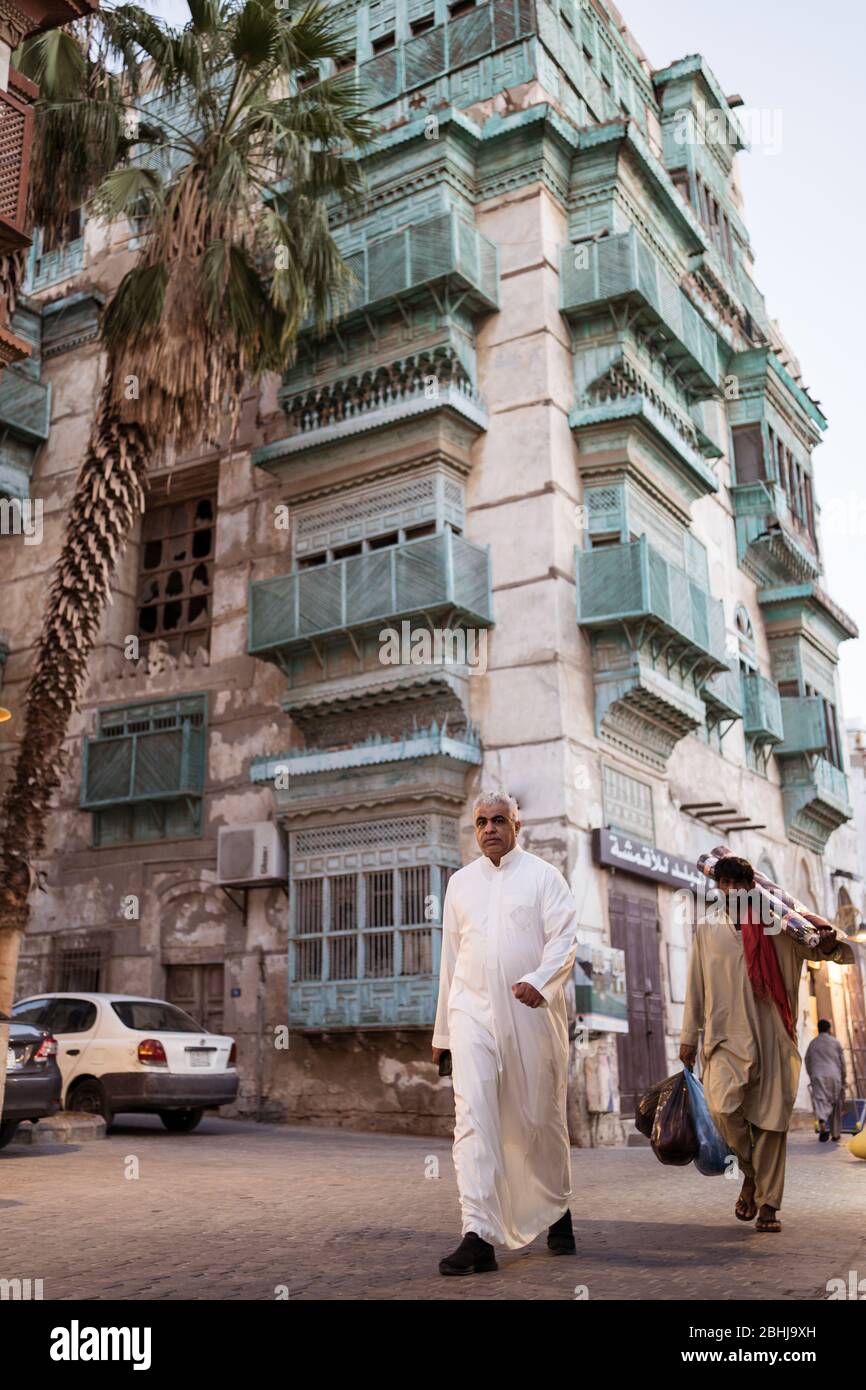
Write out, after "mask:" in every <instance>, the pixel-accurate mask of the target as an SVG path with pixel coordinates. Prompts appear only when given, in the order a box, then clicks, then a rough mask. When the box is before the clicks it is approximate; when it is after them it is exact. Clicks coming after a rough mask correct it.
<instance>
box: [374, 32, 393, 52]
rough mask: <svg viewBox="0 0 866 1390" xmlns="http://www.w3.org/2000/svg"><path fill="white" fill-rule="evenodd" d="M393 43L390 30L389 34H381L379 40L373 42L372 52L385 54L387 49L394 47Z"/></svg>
mask: <svg viewBox="0 0 866 1390" xmlns="http://www.w3.org/2000/svg"><path fill="white" fill-rule="evenodd" d="M394 42H395V39H394V31H393V30H392V31H391V33H390V34H383V35H382V37H381V38H380V39H374V40H373V52H374V53H387V52H388V49H389V48H393V47H394Z"/></svg>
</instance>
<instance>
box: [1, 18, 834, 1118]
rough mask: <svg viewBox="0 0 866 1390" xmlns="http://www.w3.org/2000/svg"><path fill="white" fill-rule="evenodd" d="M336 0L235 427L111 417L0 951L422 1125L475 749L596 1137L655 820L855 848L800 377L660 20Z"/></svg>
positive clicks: (72, 379)
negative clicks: (334, 271)
mask: <svg viewBox="0 0 866 1390" xmlns="http://www.w3.org/2000/svg"><path fill="white" fill-rule="evenodd" d="M340 9H341V11H342V12H343V13H344V14H345V18H346V24H347V31H348V33H349V34H350V35H351V36H352V39H353V41H354V44H355V60H356V62H357V64H358V69H359V73H360V75H361V76H362V77H363V78H364V79H365V81H366V82H367V84H368V88H369V91H370V99H371V106H372V107H373V108H374V109H375V112H376V116H377V118H378V120H379V122H380V124H381V130H382V133H381V135H380V137H379V139H378V141H377V143H376V146H375V150H374V151H373V153H372V154H371V155H370V157H369V158H368V159H367V161H366V166H367V175H368V197H367V201H366V203H365V205H364V207H363V209H362V210H360V211H359V210H357V209H356V210H354V211H353V212H352V213H351V214H349V213H347V212H345V211H344V210H342V209H340V208H336V209H335V210H334V222H335V225H336V228H337V234H338V237H339V239H340V244H341V247H342V249H343V251H344V254H345V255H346V257H347V259H348V260H349V261H350V263H351V264H352V266H353V267H354V269H355V272H356V274H357V278H358V287H357V291H356V293H355V295H354V299H353V302H352V304H351V305H350V306H349V308H348V309H347V311H346V313H345V314H344V316H343V317H342V319H341V320H340V321H339V323H338V324H337V325H336V326H335V327H334V330H333V332H332V333H331V334H330V335H329V336H328V337H327V338H326V339H325V340H317V339H316V338H315V336H314V335H313V334H312V332H305V333H304V335H303V341H302V344H301V351H300V354H299V357H298V362H297V365H296V366H295V367H294V368H293V369H292V370H291V371H290V372H288V373H287V374H286V376H285V378H284V379H283V380H282V381H276V380H274V381H271V382H268V383H266V385H265V387H264V388H263V389H262V390H261V392H258V393H251V394H250V395H249V398H248V399H247V400H246V401H245V403H244V411H243V417H242V427H241V432H240V435H239V437H238V438H237V440H236V441H235V443H234V445H233V447H231V448H228V447H226V448H225V449H222V450H210V449H205V448H203V449H202V450H201V452H200V454H198V455H197V456H195V457H188V458H182V459H176V460H173V461H172V463H171V466H166V465H165V464H163V463H161V462H160V461H158V460H155V461H154V471H153V485H152V489H151V493H150V497H149V501H148V508H147V512H146V515H145V516H144V518H143V521H142V525H141V528H140V533H139V534H138V535H137V536H136V538H135V542H134V544H132V545H131V546H130V547H129V550H128V552H127V554H126V556H125V558H124V560H123V563H122V565H121V566H120V569H119V572H118V575H117V580H116V585H115V593H114V601H113V604H112V606H111V609H110V611H109V612H108V614H107V617H106V620H105V624H104V632H103V637H102V641H101V644H100V646H99V649H98V651H97V652H96V653H95V654H94V659H93V667H92V676H91V679H90V682H89V684H88V687H87V690H86V692H85V696H84V701H83V704H82V709H81V713H80V716H79V717H78V718H77V720H76V722H75V726H74V727H73V729H72V730H71V733H70V740H69V752H70V756H69V763H68V769H67V772H66V776H65V779H64V784H63V791H62V796H61V797H60V803H59V805H58V808H57V812H56V816H55V820H54V827H53V838H52V844H51V847H50V850H49V852H48V853H47V855H46V857H45V860H44V864H43V865H42V869H43V874H42V879H43V882H42V888H43V891H42V892H39V893H37V894H36V898H35V904H36V910H35V919H34V923H33V930H32V933H31V935H30V937H29V940H28V941H27V942H26V944H25V948H24V953H23V958H22V963H21V974H20V992H21V993H24V992H25V991H27V992H33V991H36V990H39V989H46V988H50V987H54V988H72V989H74V988H79V989H81V988H85V987H91V988H92V987H95V986H97V985H99V986H101V987H103V988H111V989H116V990H125V991H129V990H133V991H144V992H151V993H154V994H159V995H168V996H169V997H171V998H172V999H175V1000H177V1001H178V1002H179V1003H181V1004H183V1005H185V1006H186V1007H187V1008H189V1009H190V1011H191V1012H193V1013H194V1014H197V1015H198V1016H199V1017H200V1018H201V1019H202V1020H203V1021H206V1022H208V1023H210V1024H212V1025H215V1026H219V1027H222V1028H224V1029H225V1030H226V1031H227V1032H229V1033H231V1034H233V1035H234V1036H236V1037H237V1039H238V1044H239V1054H240V1068H241V1073H242V1090H241V1098H240V1102H239V1109H240V1111H241V1112H242V1113H246V1114H256V1115H259V1116H267V1117H285V1118H287V1119H291V1120H308V1121H319V1122H324V1123H336V1124H346V1125H353V1126H357V1127H360V1128H371V1129H375V1128H380V1129H405V1130H415V1131H418V1132H437V1133H442V1134H444V1133H447V1132H448V1130H449V1125H450V1111H451V1105H450V1088H449V1086H448V1083H440V1082H439V1080H438V1077H437V1075H436V1069H435V1068H434V1067H433V1066H432V1065H431V1063H430V1050H429V1049H430V1036H431V1025H432V1020H433V1013H434V1006H435V997H436V976H437V969H438V953H439V939H438V938H439V929H438V925H437V924H438V920H439V910H440V907H441V898H442V894H443V892H444V888H445V884H446V882H447V878H448V875H449V873H450V872H451V871H453V869H454V868H456V867H457V866H459V865H460V864H461V863H463V862H466V860H467V859H468V858H470V857H471V856H472V855H473V853H475V845H474V839H473V836H472V830H471V799H472V797H473V795H474V793H475V791H476V790H477V788H478V787H479V786H480V785H489V784H491V783H493V784H500V783H501V784H503V785H506V786H507V787H509V788H510V789H511V791H512V792H513V793H514V794H515V795H516V796H517V797H518V799H519V801H520V804H521V807H522V810H523V820H524V834H523V843H524V845H525V846H526V847H527V848H530V849H532V850H533V851H535V852H537V853H539V854H541V855H543V856H545V857H547V858H549V859H550V860H552V861H553V862H555V863H556V864H557V865H558V866H559V867H560V868H561V869H562V870H563V872H564V873H565V874H566V875H567V877H568V878H569V880H570V882H571V884H572V886H573V890H574V894H575V898H576V901H577V905H578V913H579V919H580V924H581V935H582V941H583V943H584V951H583V954H584V955H585V957H586V959H587V962H588V965H587V971H588V969H589V964H590V963H591V964H594V967H595V970H594V976H593V987H592V989H590V986H589V982H588V978H587V972H586V971H584V969H582V968H581V969H579V970H578V971H577V972H576V983H579V984H580V989H579V990H578V994H577V996H576V1003H575V1007H576V1012H577V1022H578V1024H579V1027H578V1029H577V1032H576V1037H575V1043H574V1059H573V1085H572V1098H571V1113H572V1122H573V1137H574V1139H575V1141H576V1142H580V1143H615V1142H621V1141H622V1140H623V1138H624V1137H625V1134H626V1125H625V1123H624V1121H627V1120H628V1116H629V1112H630V1110H631V1109H632V1107H633V1104H634V1097H635V1095H636V1093H637V1092H638V1091H639V1090H640V1089H641V1088H642V1087H643V1086H644V1085H645V1084H647V1083H649V1082H650V1081H651V1080H653V1079H657V1078H658V1076H659V1075H663V1074H666V1069H668V1070H669V1069H670V1066H671V1062H672V1059H673V1058H674V1057H675V1055H676V1051H677V1047H678V1029H679V1023H680V1017H681V1012H682V1003H683V997H684V978H685V965H686V960H687V954H688V947H689V944H690V939H691V927H690V917H691V915H692V914H691V910H690V902H691V898H692V890H693V889H694V886H695V884H696V883H697V875H696V874H695V873H694V863H695V860H696V858H697V856H698V855H699V854H700V853H701V852H703V851H704V850H706V849H708V848H710V847H712V846H713V845H715V844H717V843H719V842H720V841H724V840H728V841H730V843H731V844H732V845H734V846H736V848H737V849H738V850H739V851H740V852H742V853H744V854H747V855H749V856H750V857H752V858H753V859H754V860H755V861H756V862H760V864H761V866H762V867H763V868H764V869H765V870H766V871H767V872H768V873H770V874H771V875H772V876H773V877H775V878H778V879H779V880H781V881H782V882H784V883H785V884H786V885H787V886H788V887H789V888H790V889H791V890H792V891H794V892H795V893H797V894H798V895H800V896H802V897H804V898H806V899H808V900H809V901H810V902H812V903H814V904H815V906H816V907H817V909H818V910H820V911H822V912H824V913H826V914H827V915H829V916H834V915H835V914H836V912H837V909H838V907H839V905H840V898H839V887H840V885H842V884H844V883H845V882H848V881H849V880H848V879H846V878H844V877H840V875H843V876H844V875H846V874H848V875H850V874H852V873H855V872H856V868H857V859H856V837H855V834H854V831H853V828H852V826H851V815H852V811H851V807H850V804H849V797H848V791H847V782H846V752H845V748H844V744H843V742H842V740H841V739H840V734H839V729H840V727H841V716H840V713H839V698H838V687H837V675H836V662H837V650H838V645H839V643H840V642H841V641H843V640H845V639H848V638H851V637H854V636H856V629H855V627H854V624H853V623H852V621H851V620H850V618H848V617H847V616H846V615H845V613H843V612H842V611H841V610H840V609H839V608H838V607H837V605H836V604H835V603H834V602H833V600H832V599H831V598H830V597H829V596H828V594H827V593H826V592H825V590H824V588H823V586H822V579H821V573H822V564H821V547H820V524H819V507H818V502H817V498H816V491H820V489H815V488H814V486H813V463H812V454H813V449H814V448H815V446H816V444H818V442H819V441H820V438H821V435H822V433H823V430H824V428H825V423H826V422H825V420H824V417H823V415H822V413H821V410H820V407H819V406H818V405H817V404H816V402H815V401H814V400H813V399H812V397H811V396H810V395H809V393H808V392H807V391H806V390H805V389H804V387H803V385H802V382H801V379H800V374H799V369H798V367H797V364H796V361H795V359H794V357H793V356H792V354H791V351H790V349H789V348H788V347H787V346H786V344H785V343H784V341H783V339H782V338H781V336H780V333H779V331H778V329H777V327H776V325H775V324H774V323H773V322H772V321H771V320H770V318H769V317H768V314H767V311H766V310H765V307H764V302H763V299H762V297H761V294H760V292H759V290H758V289H757V288H756V284H755V280H754V279H753V271H752V257H751V252H750V245H749V236H748V232H747V229H746V224H745V221H744V212H743V208H742V204H741V199H740V194H739V189H738V184H737V176H736V156H737V154H738V151H739V150H740V149H741V148H742V146H743V140H742V138H741V134H740V132H739V127H738V122H737V109H736V108H737V107H739V105H740V104H741V103H740V101H739V98H730V99H727V98H726V97H725V95H724V93H723V92H722V91H721V90H720V88H719V87H718V84H717V82H716V80H715V78H714V77H713V74H712V72H711V71H710V69H709V68H708V66H707V64H706V63H705V62H704V60H703V59H702V58H700V57H687V58H684V59H682V60H681V61H678V62H676V63H673V64H672V65H671V66H669V67H667V68H665V69H663V70H660V71H653V70H652V69H651V67H650V65H649V63H648V61H647V59H646V58H645V57H644V55H643V53H642V52H641V50H640V48H639V47H638V45H637V44H636V42H635V40H634V39H633V38H632V37H631V35H630V34H629V32H628V30H627V29H626V28H625V25H624V24H623V21H622V19H621V17H620V16H619V14H618V13H617V11H616V10H615V9H614V7H613V6H612V5H610V4H608V3H603V0H592V2H590V0H583V2H582V3H578V0H559V3H555V4H549V3H548V2H547V0H488V3H486V4H480V3H479V4H475V3H473V0H453V3H451V4H448V3H447V0H347V2H346V3H342V4H341V5H340ZM77 230H79V231H80V235H79V236H78V237H77V238H74V239H73V240H72V241H71V242H70V243H69V244H68V245H67V246H66V247H65V248H63V249H60V250H58V249H52V248H51V247H43V246H42V245H40V244H38V243H37V245H36V247H35V249H34V257H33V262H32V266H31V278H30V297H29V299H28V301H27V303H26V305H25V306H23V307H22V309H21V310H20V312H19V331H20V332H21V333H22V334H26V335H27V336H28V337H29V339H30V340H31V341H32V342H33V343H34V354H33V357H32V358H31V360H30V363H29V365H28V367H27V369H26V372H25V371H22V372H21V374H20V375H19V376H18V377H16V379H15V390H14V391H10V388H9V387H8V385H7V383H8V382H9V380H10V378H11V376H12V371H10V372H9V373H7V376H6V378H5V379H4V383H3V392H4V395H3V405H2V419H3V425H4V435H3V442H2V445H0V450H2V468H3V470H4V473H3V477H4V483H6V485H7V486H11V484H10V483H9V481H8V480H10V479H13V478H14V484H15V486H17V487H18V489H19V495H20V492H21V490H23V489H24V488H27V487H29V494H30V496H31V497H32V498H34V499H37V500H39V501H41V502H42V503H43V506H44V514H43V538H42V542H41V544H38V545H37V544H30V543H28V542H29V539H30V538H28V537H26V536H16V537H7V538H5V539H3V540H0V549H2V554H3V599H4V604H3V608H4V618H3V622H4V625H5V638H6V641H7V644H8V659H7V662H6V673H5V687H4V696H3V698H4V701H5V702H6V703H7V704H8V705H9V706H10V707H11V708H12V710H13V712H14V713H16V714H17V712H18V711H19V710H20V699H21V694H22V690H23V684H24V681H25V680H26V676H27V670H28V661H29V649H30V644H31V642H32V640H33V638H34V635H35V633H36V630H37V624H38V619H39V605H40V601H41V599H42V596H43V595H44V591H45V583H46V579H47V575H48V571H49V568H50V565H51V562H52V559H53V556H54V555H55V553H56V550H57V547H58V544H59V539H60V535H61V530H62V525H63V508H64V504H65V502H66V500H67V498H68V497H69V496H70V493H71V490H72V486H73V480H74V476H75V472H76V469H77V467H78V464H79V461H80V459H81V457H82V453H83V450H84V445H85V440H86V437H87V433H88V429H89V426H90V416H91V411H92V409H93V406H94V402H95V400H96V395H97V391H98V387H99V383H100V376H101V371H102V362H101V358H100V353H99V348H98V344H97V328H96V325H97V315H98V312H99V307H100V305H101V304H102V303H103V302H104V299H105V297H106V296H107V295H109V294H110V293H111V290H112V288H113V287H114V286H115V285H116V284H117V282H118V280H119V278H120V276H121V275H122V274H123V272H124V270H125V269H126V268H127V267H128V265H129V264H130V263H131V257H132V255H133V254H134V252H133V246H134V243H133V245H132V246H131V245H130V240H129V238H130V229H129V228H128V227H111V228H110V229H108V228H105V227H103V226H99V225H96V224H95V223H92V222H83V223H82V225H81V227H80V229H77ZM779 234H780V235H782V234H783V225H782V218H781V216H780V227H779ZM13 370H14V369H13ZM437 643H438V647H439V649H437ZM5 727H6V729H7V730H9V732H8V734H7V737H6V740H5V742H4V744H3V753H4V758H5V761H6V762H7V764H8V759H9V757H10V755H11V752H12V749H13V747H14V735H15V728H16V724H15V722H14V721H13V723H12V724H10V725H7V726H5ZM620 953H621V954H620ZM623 964H624V971H625V976H624V980H623V972H622V966H623ZM828 969H829V970H832V969H833V967H829V968H828V967H827V966H822V967H821V969H820V970H818V971H809V972H808V977H807V980H806V982H804V988H803V997H802V1010H801V1020H800V1022H801V1026H802V1028H803V1029H804V1032H808V1030H809V1026H810V1023H811V1022H812V1020H813V1019H814V1017H815V1010H816V1008H818V1006H819V1003H820V1004H821V1007H822V1008H823V1007H824V1004H823V1002H822V995H821V991H822V990H823V989H826V990H827V991H829V990H830V989H831V983H830V982H829V977H828ZM848 987H849V986H848V984H847V983H846V982H845V980H844V979H842V980H841V982H840V981H834V982H832V989H833V990H834V991H835V993H836V996H837V1005H838V1004H839V1000H840V999H842V997H843V996H844V994H845V991H846V989H848ZM626 1023H627V1025H628V1031H627V1032H623V1031H617V1028H618V1027H619V1028H620V1029H621V1028H623V1027H624V1026H625V1025H626ZM286 1028H288V1043H289V1045H288V1046H285V1045H284V1044H285V1043H286V1041H287V1037H286ZM83 1064H84V1063H83V1062H82V1065H83Z"/></svg>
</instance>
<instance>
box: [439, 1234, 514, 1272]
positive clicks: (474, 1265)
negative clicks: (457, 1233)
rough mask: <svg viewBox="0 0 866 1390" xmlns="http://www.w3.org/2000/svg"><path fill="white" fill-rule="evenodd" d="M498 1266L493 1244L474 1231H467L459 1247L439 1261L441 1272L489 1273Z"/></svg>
mask: <svg viewBox="0 0 866 1390" xmlns="http://www.w3.org/2000/svg"><path fill="white" fill-rule="evenodd" d="M498 1268H499V1265H498V1264H497V1263H496V1256H495V1254H494V1252H493V1246H492V1245H491V1244H490V1243H489V1242H488V1241H486V1240H482V1239H481V1237H480V1236H477V1235H476V1234H475V1232H474V1231H467V1232H466V1235H465V1236H464V1237H463V1239H462V1240H461V1242H460V1244H459V1245H458V1247H457V1249H456V1250H455V1251H453V1253H452V1254H450V1255H446V1256H445V1259H444V1260H440V1261H439V1273H440V1274H488V1273H489V1272H490V1271H491V1270H493V1269H498Z"/></svg>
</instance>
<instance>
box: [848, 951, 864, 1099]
mask: <svg viewBox="0 0 866 1390" xmlns="http://www.w3.org/2000/svg"><path fill="white" fill-rule="evenodd" d="M855 949H856V948H855ZM845 979H846V984H847V986H848V1017H849V1019H850V1021H851V1065H852V1069H853V1072H854V1075H853V1076H849V1078H848V1094H849V1096H851V1095H853V1096H859V1097H863V1096H866V1007H864V1003H863V977H862V975H861V974H860V965H859V962H855V964H854V965H849V966H848V969H847V970H846V971H845Z"/></svg>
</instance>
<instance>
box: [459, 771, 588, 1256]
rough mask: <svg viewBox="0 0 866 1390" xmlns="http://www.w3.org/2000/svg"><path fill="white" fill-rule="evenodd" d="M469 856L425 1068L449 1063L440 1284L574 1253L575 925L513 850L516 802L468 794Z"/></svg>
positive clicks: (532, 859) (567, 905) (536, 868)
mask: <svg viewBox="0 0 866 1390" xmlns="http://www.w3.org/2000/svg"><path fill="white" fill-rule="evenodd" d="M474 817H475V838H476V840H477V841H478V845H479V847H480V849H481V857H480V858H479V859H476V860H475V861H474V862H473V863H471V864H467V865H466V867H465V868H462V869H459V870H458V871H457V873H456V874H454V875H453V876H452V878H451V880H450V881H449V884H448V890H447V892H446V895H445V906H444V911H443V924H442V958H441V965H440V975H439V1003H438V1008H437V1012H436V1026H435V1028H434V1031H433V1060H434V1061H436V1060H438V1058H439V1057H440V1056H441V1053H442V1051H443V1050H445V1049H449V1050H450V1051H451V1055H452V1065H453V1081H454V1109H455V1126H454V1150H453V1154H454V1168H455V1171H456V1174H457V1187H458V1191H459V1194H460V1207H461V1212H462V1231H463V1239H462V1241H461V1243H460V1245H459V1246H458V1248H457V1249H456V1250H455V1251H453V1253H452V1254H451V1255H448V1256H446V1257H445V1258H444V1259H443V1260H442V1261H440V1264H439V1272H440V1274H481V1273H485V1272H487V1271H488V1270H494V1269H496V1268H497V1267H498V1266H497V1264H496V1258H495V1252H494V1244H501V1245H504V1246H505V1247H506V1248H507V1249H509V1250H516V1249H518V1248H519V1247H520V1246H523V1245H528V1244H529V1242H530V1241H532V1240H534V1239H535V1237H536V1236H537V1235H538V1233H539V1232H540V1231H542V1230H543V1229H544V1228H545V1226H547V1227H548V1236H547V1244H548V1248H549V1249H550V1250H551V1252H552V1253H553V1254H557V1255H560V1254H572V1253H573V1252H574V1249H575V1245H574V1235H573V1233H572V1226H571V1212H570V1211H569V1207H568V1199H569V1197H570V1195H571V1150H570V1146H569V1139H568V1124H567V1120H566V1091H567V1084H568V1018H567V1012H566V1002H565V995H564V992H563V985H564V984H565V982H566V980H567V979H568V977H569V975H570V973H571V968H572V965H573V964H574V959H575V955H576V949H577V917H576V912H575V906H574V900H573V898H572V896H571V893H570V892H569V889H568V884H567V883H566V881H565V879H564V878H563V876H562V874H561V873H560V872H559V870H558V869H556V868H554V866H553V865H552V864H548V863H546V862H545V860H543V859H539V858H538V856H537V855H535V854H529V853H528V852H527V851H526V850H523V849H521V847H520V845H519V844H518V843H517V836H518V834H519V832H520V820H519V812H518V808H517V803H516V801H515V800H514V798H513V797H512V796H509V794H508V793H507V792H505V791H500V790H494V791H488V792H482V794H481V795H480V796H479V797H478V798H477V799H476V801H475V807H474Z"/></svg>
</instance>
